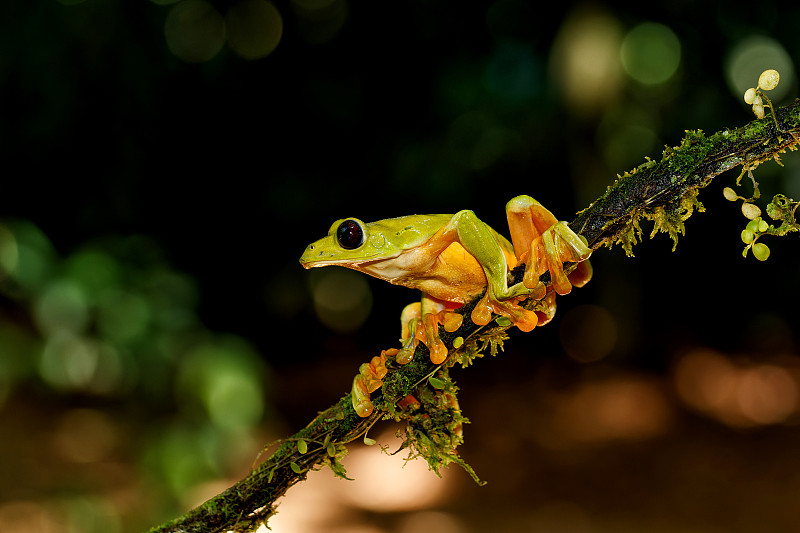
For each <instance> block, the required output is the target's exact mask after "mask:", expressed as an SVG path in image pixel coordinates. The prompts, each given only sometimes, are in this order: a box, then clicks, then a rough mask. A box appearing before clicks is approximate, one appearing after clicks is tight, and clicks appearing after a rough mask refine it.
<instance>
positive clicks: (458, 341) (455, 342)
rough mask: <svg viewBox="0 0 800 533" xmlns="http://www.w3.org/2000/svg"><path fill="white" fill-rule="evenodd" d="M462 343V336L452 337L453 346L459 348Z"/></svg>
mask: <svg viewBox="0 0 800 533" xmlns="http://www.w3.org/2000/svg"><path fill="white" fill-rule="evenodd" d="M463 345H464V337H456V338H455V339H453V348H456V349H457V348H461V347H462V346H463Z"/></svg>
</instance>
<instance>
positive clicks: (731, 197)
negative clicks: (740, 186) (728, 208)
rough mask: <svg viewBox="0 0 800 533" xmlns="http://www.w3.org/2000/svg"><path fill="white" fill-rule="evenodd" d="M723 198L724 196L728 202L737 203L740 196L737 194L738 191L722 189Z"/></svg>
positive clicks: (727, 188)
mask: <svg viewBox="0 0 800 533" xmlns="http://www.w3.org/2000/svg"><path fill="white" fill-rule="evenodd" d="M722 196H724V197H725V199H726V200H728V201H729V202H735V201H736V200H738V199H739V195H738V194H736V191H734V190H733V189H731V188H730V187H725V188H724V189H722Z"/></svg>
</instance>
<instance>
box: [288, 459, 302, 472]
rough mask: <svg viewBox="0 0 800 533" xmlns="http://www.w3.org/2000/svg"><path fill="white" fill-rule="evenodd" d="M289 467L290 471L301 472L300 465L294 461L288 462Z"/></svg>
mask: <svg viewBox="0 0 800 533" xmlns="http://www.w3.org/2000/svg"><path fill="white" fill-rule="evenodd" d="M289 468H291V469H292V472H294V473H295V474H299V473H300V472H302V470H300V465H298V464H297V463H295V462H294V461H292V462H291V463H289Z"/></svg>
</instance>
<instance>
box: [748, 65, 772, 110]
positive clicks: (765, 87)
mask: <svg viewBox="0 0 800 533" xmlns="http://www.w3.org/2000/svg"><path fill="white" fill-rule="evenodd" d="M779 81H781V75H780V74H779V73H778V71H777V70H775V69H768V70H765V71H764V72H762V73H761V76H759V77H758V87H750V88H749V89H747V90H746V91H745V92H744V101H745V103H747V104H749V105H751V106H753V113H755V115H756V116H757V117H758V118H764V100H767V102H768V103H769V100H768V99H767V98H766V96H764V93H763V91H771V90H772V89H774V88H775V87H777V86H778V82H779Z"/></svg>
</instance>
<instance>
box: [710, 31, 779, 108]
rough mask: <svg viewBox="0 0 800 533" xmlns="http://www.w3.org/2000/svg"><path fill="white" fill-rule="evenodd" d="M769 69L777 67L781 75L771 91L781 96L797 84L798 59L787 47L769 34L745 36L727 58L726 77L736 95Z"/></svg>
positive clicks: (739, 98)
mask: <svg viewBox="0 0 800 533" xmlns="http://www.w3.org/2000/svg"><path fill="white" fill-rule="evenodd" d="M767 69H775V70H777V71H778V72H779V73H780V75H781V81H780V83H779V84H778V86H777V87H776V88H775V89H773V90H771V91H769V92H768V93H767V95H768V96H769V98H770V99H771V100H775V101H777V100H779V99H780V98H781V97H783V96H784V95H786V94H787V93H788V92H789V90H790V89H791V88H792V86H793V84H794V63H793V62H792V58H791V57H790V56H789V54H788V53H787V52H786V49H785V48H784V47H783V46H782V45H781V44H780V43H779V42H778V41H776V40H774V39H772V38H770V37H765V36H760V35H759V36H752V37H748V38H746V39H744V40H742V41H741V42H740V43H738V44H737V45H736V46H735V47H733V49H732V50H731V52H730V54H729V55H728V58H727V60H726V62H725V77H726V79H727V81H728V87H730V89H731V92H732V93H733V94H734V95H735V96H736V98H737V99H738V100H740V101H742V105H745V104H744V101H743V99H742V95H743V94H744V92H745V91H746V90H747V89H748V88H750V87H755V86H756V85H757V84H758V77H759V76H760V75H761V73H762V72H763V71H765V70H767Z"/></svg>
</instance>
